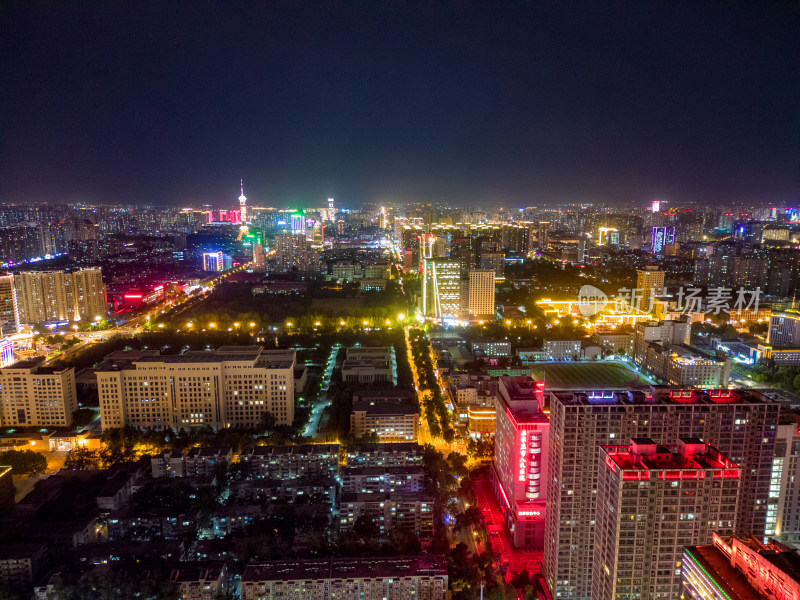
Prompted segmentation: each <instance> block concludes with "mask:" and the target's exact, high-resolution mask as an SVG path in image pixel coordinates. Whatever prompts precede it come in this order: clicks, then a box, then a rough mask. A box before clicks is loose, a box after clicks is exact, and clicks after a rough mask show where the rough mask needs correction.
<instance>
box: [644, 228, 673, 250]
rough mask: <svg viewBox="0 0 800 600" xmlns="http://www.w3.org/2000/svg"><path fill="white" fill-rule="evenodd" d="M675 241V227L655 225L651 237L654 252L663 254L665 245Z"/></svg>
mask: <svg viewBox="0 0 800 600" xmlns="http://www.w3.org/2000/svg"><path fill="white" fill-rule="evenodd" d="M674 243H675V228H674V227H653V233H652V236H651V239H650V251H651V252H652V253H653V254H663V253H664V246H669V245H671V244H674Z"/></svg>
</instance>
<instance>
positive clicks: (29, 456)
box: [0, 450, 47, 475]
mask: <svg viewBox="0 0 800 600" xmlns="http://www.w3.org/2000/svg"><path fill="white" fill-rule="evenodd" d="M0 465H5V466H8V467H11V474H12V475H41V474H42V473H44V472H45V471H46V470H47V459H46V458H45V457H44V455H42V454H39V453H38V452H34V451H33V450H5V451H3V452H0Z"/></svg>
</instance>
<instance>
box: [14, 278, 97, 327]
mask: <svg viewBox="0 0 800 600" xmlns="http://www.w3.org/2000/svg"><path fill="white" fill-rule="evenodd" d="M14 289H15V292H16V297H17V303H18V309H19V322H20V323H27V324H34V323H43V322H52V321H80V320H89V321H94V320H96V319H97V318H98V317H100V318H102V317H104V316H105V315H106V291H105V286H104V285H103V276H102V273H101V272H100V269H80V270H78V271H72V272H70V271H31V272H23V273H18V274H17V275H14Z"/></svg>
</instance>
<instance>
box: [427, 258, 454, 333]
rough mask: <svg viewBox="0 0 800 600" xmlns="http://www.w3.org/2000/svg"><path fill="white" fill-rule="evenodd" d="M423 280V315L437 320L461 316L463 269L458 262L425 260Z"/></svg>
mask: <svg viewBox="0 0 800 600" xmlns="http://www.w3.org/2000/svg"><path fill="white" fill-rule="evenodd" d="M423 265H424V269H425V272H424V276H423V279H422V298H421V300H422V314H423V315H425V316H426V317H434V318H436V319H449V320H453V319H458V318H459V317H460V316H461V269H460V266H459V263H458V261H454V260H447V259H438V258H425V259H423Z"/></svg>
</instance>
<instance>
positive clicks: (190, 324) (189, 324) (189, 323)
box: [186, 321, 192, 329]
mask: <svg viewBox="0 0 800 600" xmlns="http://www.w3.org/2000/svg"><path fill="white" fill-rule="evenodd" d="M186 326H187V327H189V328H190V329H191V327H192V322H191V321H189V322H188V323H187V324H186Z"/></svg>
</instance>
